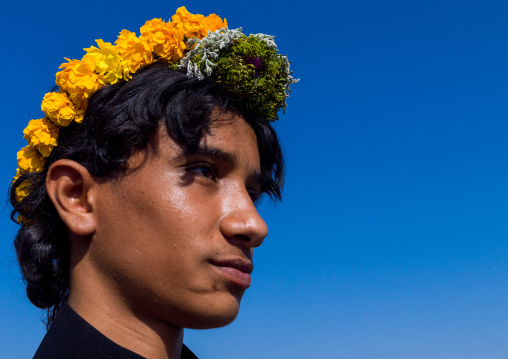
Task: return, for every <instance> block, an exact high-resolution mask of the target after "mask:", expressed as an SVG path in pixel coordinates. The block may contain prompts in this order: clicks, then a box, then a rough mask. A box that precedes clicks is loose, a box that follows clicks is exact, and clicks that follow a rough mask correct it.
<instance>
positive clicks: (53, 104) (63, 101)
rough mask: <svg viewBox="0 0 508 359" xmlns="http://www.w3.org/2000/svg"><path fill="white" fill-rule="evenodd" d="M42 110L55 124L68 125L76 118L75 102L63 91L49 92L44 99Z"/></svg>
mask: <svg viewBox="0 0 508 359" xmlns="http://www.w3.org/2000/svg"><path fill="white" fill-rule="evenodd" d="M41 110H42V111H43V112H44V113H45V114H46V116H47V117H48V118H49V119H50V120H51V121H53V123H54V124H55V125H58V126H62V127H66V126H69V124H70V123H71V122H72V121H73V120H74V119H75V118H76V116H77V113H76V109H75V107H74V105H73V103H72V102H71V101H70V100H69V98H68V97H67V95H66V94H65V93H62V92H48V93H47V94H45V95H44V99H43V100H42V104H41Z"/></svg>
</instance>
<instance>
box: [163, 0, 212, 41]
mask: <svg viewBox="0 0 508 359" xmlns="http://www.w3.org/2000/svg"><path fill="white" fill-rule="evenodd" d="M172 19H173V24H174V26H175V27H176V28H177V29H178V30H180V31H182V33H183V35H184V36H185V37H186V38H187V39H191V38H193V37H196V38H198V39H202V38H203V37H205V36H206V35H207V34H208V30H207V29H206V24H205V17H204V16H203V15H201V14H196V15H194V14H191V13H190V12H188V11H187V9H186V8H185V6H181V7H179V8H178V9H177V10H176V14H174V15H173V17H172Z"/></svg>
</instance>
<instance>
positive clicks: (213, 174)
mask: <svg viewBox="0 0 508 359" xmlns="http://www.w3.org/2000/svg"><path fill="white" fill-rule="evenodd" d="M187 170H188V171H191V172H193V173H197V174H199V175H201V176H203V177H205V178H208V179H210V180H212V181H214V182H216V181H217V179H218V177H219V176H218V173H217V168H215V166H214V165H212V164H211V163H206V162H203V163H195V164H192V165H190V166H189V167H187ZM201 170H207V171H208V172H209V175H205V174H204V173H203V171H201Z"/></svg>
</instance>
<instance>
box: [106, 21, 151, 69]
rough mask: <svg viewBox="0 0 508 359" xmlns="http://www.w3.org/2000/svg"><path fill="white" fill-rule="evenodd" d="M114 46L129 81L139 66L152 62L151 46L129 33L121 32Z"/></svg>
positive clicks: (126, 31) (144, 40)
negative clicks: (125, 69)
mask: <svg viewBox="0 0 508 359" xmlns="http://www.w3.org/2000/svg"><path fill="white" fill-rule="evenodd" d="M115 45H116V47H117V49H118V51H119V53H120V55H121V56H122V58H123V61H124V63H125V66H126V67H127V69H128V71H129V74H128V76H129V79H130V78H131V74H132V73H134V72H136V71H138V69H139V68H140V67H141V66H143V65H148V64H151V63H152V62H153V55H152V51H153V48H152V46H151V45H150V44H149V43H148V42H147V41H146V39H144V38H138V37H137V36H136V34H135V33H133V32H131V31H128V30H122V31H121V32H120V35H119V36H118V39H116V41H115Z"/></svg>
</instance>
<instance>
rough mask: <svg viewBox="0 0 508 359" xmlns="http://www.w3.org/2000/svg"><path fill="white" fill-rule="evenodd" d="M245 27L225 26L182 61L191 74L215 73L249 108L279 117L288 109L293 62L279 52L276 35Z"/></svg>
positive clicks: (238, 101)
mask: <svg viewBox="0 0 508 359" xmlns="http://www.w3.org/2000/svg"><path fill="white" fill-rule="evenodd" d="M241 31H242V30H241V29H235V30H227V29H221V30H220V31H216V32H215V33H212V34H209V36H207V37H206V38H205V39H203V40H195V41H194V43H195V44H196V47H195V48H194V49H193V50H191V51H190V52H189V54H188V55H187V57H186V58H183V59H182V61H181V65H180V66H181V67H187V71H188V74H189V76H197V77H198V78H203V77H204V76H205V74H206V75H207V76H211V77H212V78H213V79H214V80H215V81H216V82H217V83H219V84H220V85H221V87H222V88H223V90H224V91H225V92H226V93H227V94H228V95H229V96H230V97H231V98H233V100H234V101H236V102H237V103H238V104H239V106H240V107H241V108H242V109H244V110H247V111H251V112H254V113H256V114H257V115H258V116H260V117H262V118H266V119H268V120H277V119H278V118H279V117H278V111H279V110H280V109H283V110H284V109H285V108H286V99H287V97H288V96H289V92H290V90H289V85H291V84H293V83H295V82H297V81H298V80H295V79H293V77H292V76H291V74H292V71H291V70H290V69H289V61H288V60H287V58H286V57H285V56H282V55H280V54H279V53H278V52H277V47H276V45H275V42H274V41H273V36H269V35H264V34H256V35H252V34H251V35H249V36H246V35H244V34H243V33H242V32H241Z"/></svg>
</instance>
